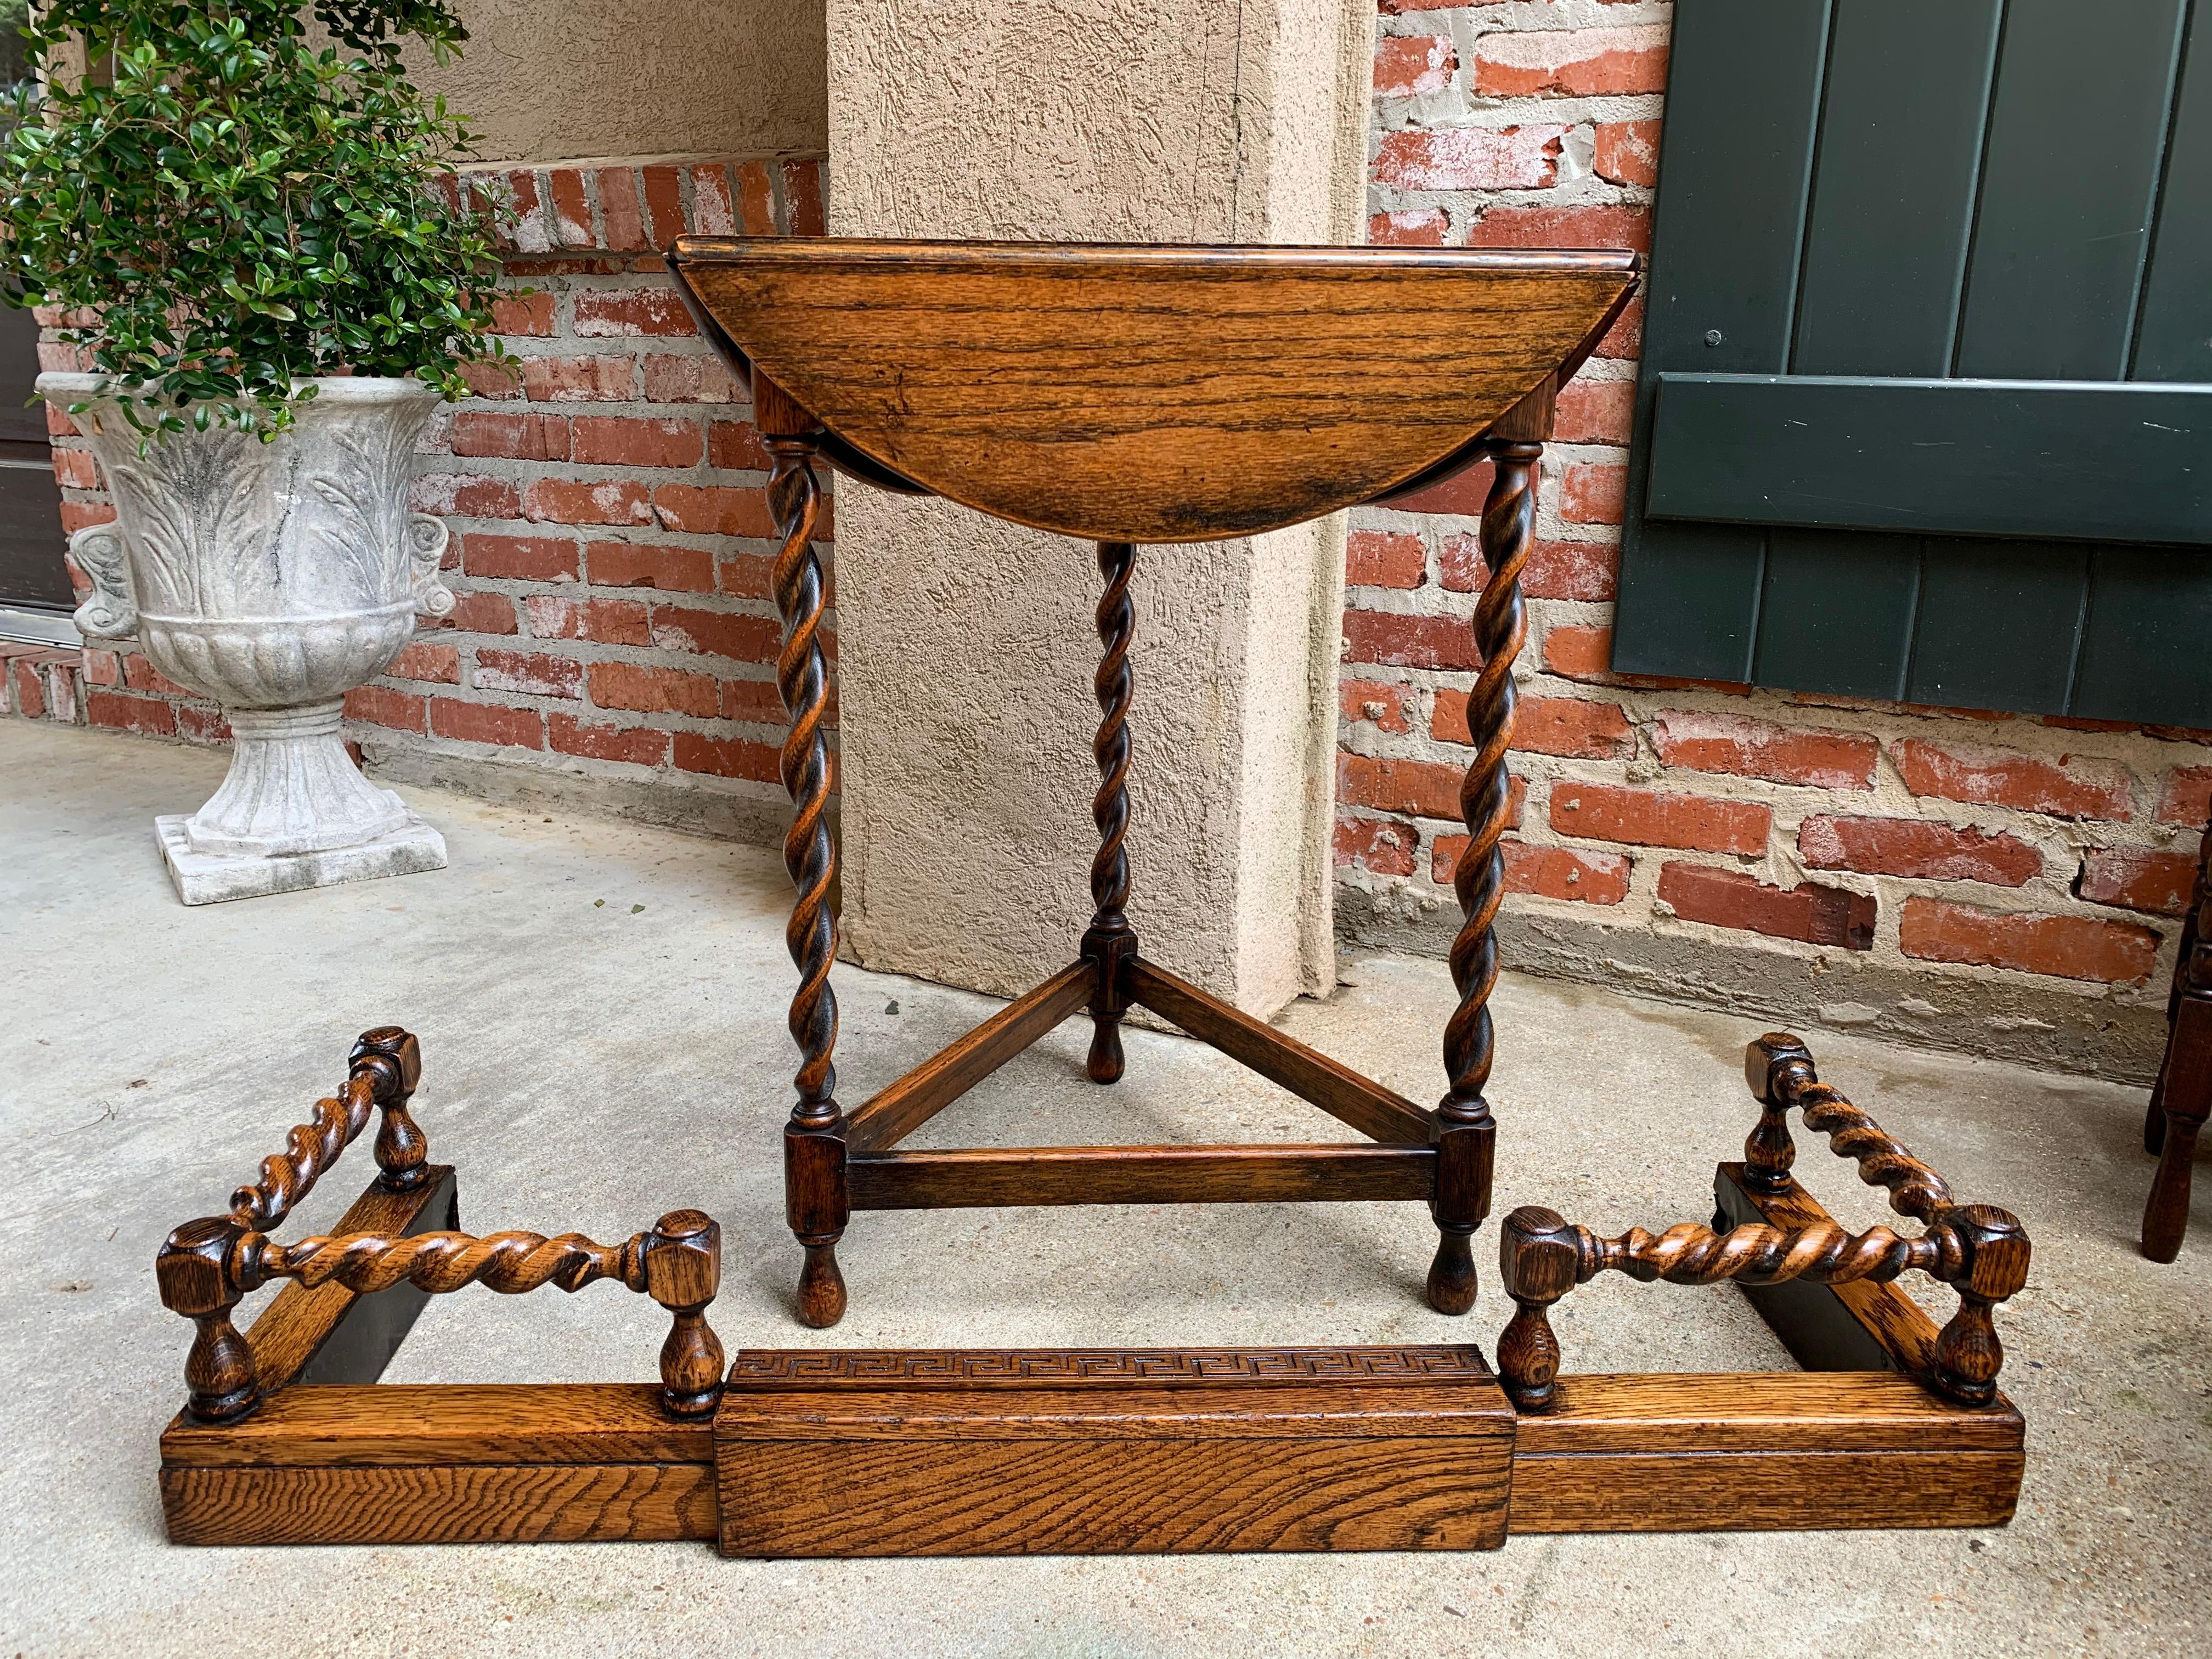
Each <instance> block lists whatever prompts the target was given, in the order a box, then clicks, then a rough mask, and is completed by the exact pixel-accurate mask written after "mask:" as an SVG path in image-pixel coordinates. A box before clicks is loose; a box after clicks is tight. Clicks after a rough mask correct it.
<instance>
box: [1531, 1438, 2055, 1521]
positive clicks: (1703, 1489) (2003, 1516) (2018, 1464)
mask: <svg viewBox="0 0 2212 1659" xmlns="http://www.w3.org/2000/svg"><path fill="white" fill-rule="evenodd" d="M2026 1465H2027V1458H2026V1455H2025V1454H2023V1453H2021V1452H1985V1451H1960V1452H1916V1451H1894V1452H1680V1451H1675V1452H1667V1453H1664V1454H1661V1455H1653V1456H1638V1455H1626V1454H1624V1455H1601V1456H1586V1455H1571V1456H1548V1455H1528V1454H1526V1453H1523V1454H1522V1455H1519V1456H1516V1458H1515V1459H1514V1460H1513V1508H1512V1520H1511V1529H1512V1530H1513V1531H1514V1532H1516V1533H1551V1532H1764V1531H1775V1530H1804V1531H1813V1532H1822V1531H1829V1530H1833V1529H1838V1528H1867V1527H1884V1528H1887V1527H1997V1526H2002V1525H2003V1524H2004V1523H2005V1522H2008V1521H2009V1520H2011V1519H2012V1515H2013V1510H2014V1508H2015V1505H2016V1504H2018V1502H2019V1500H2020V1482H2021V1472H2022V1470H2023V1469H2024V1468H2026Z"/></svg>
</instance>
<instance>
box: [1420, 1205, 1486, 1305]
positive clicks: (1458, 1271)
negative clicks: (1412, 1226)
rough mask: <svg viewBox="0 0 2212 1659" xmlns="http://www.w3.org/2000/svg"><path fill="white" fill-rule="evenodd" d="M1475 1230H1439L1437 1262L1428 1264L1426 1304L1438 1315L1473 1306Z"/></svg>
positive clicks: (1445, 1228) (1457, 1228) (1454, 1228)
mask: <svg viewBox="0 0 2212 1659" xmlns="http://www.w3.org/2000/svg"><path fill="white" fill-rule="evenodd" d="M1474 1291H1475V1281H1474V1228H1472V1227H1439V1228H1438V1229H1437V1255H1436V1260H1434V1261H1431V1262H1430V1263H1429V1305H1430V1306H1431V1308H1434V1309H1435V1310H1437V1312H1438V1313H1440V1314H1463V1313H1466V1312H1468V1310H1470V1309H1472V1308H1473V1307H1474Z"/></svg>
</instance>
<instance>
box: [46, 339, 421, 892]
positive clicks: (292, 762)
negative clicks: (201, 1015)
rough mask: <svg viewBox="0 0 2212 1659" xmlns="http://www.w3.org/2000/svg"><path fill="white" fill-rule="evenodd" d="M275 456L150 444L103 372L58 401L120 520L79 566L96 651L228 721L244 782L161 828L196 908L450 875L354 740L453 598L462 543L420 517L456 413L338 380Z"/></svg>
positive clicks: (51, 384) (51, 391) (85, 630)
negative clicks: (452, 565) (355, 704)
mask: <svg viewBox="0 0 2212 1659" xmlns="http://www.w3.org/2000/svg"><path fill="white" fill-rule="evenodd" d="M304 384H311V385H313V386H314V387H315V388H316V393H315V396H314V397H313V398H308V399H306V400H304V401H302V402H301V403H300V404H297V405H296V412H297V419H296V422H295V424H294V426H293V427H292V428H291V430H289V432H286V433H284V434H283V435H282V436H280V437H278V438H276V440H275V441H273V442H270V443H266V444H264V443H263V442H262V441H260V440H259V439H258V438H257V437H254V436H252V435H249V434H246V433H242V432H240V431H238V430H237V429H236V428H225V427H211V428H210V429H209V430H207V431H205V432H194V431H186V432H182V433H173V434H171V435H168V436H167V437H164V438H162V439H161V440H160V441H157V442H155V443H153V444H150V445H149V446H148V447H147V448H146V451H145V453H143V454H141V453H139V434H138V432H137V429H136V428H133V427H132V426H131V423H130V422H129V421H127V420H126V419H125V417H124V416H123V413H122V411H121V410H120V409H119V408H118V406H117V404H115V402H114V401H113V400H112V399H100V398H97V397H96V391H97V388H98V386H99V385H100V378H99V377H98V376H96V375H92V374H41V375H40V377H39V381H38V386H39V390H40V392H43V393H44V394H45V395H46V398H47V399H48V400H49V401H50V402H52V403H53V404H57V405H58V406H59V407H61V408H64V409H66V408H69V407H70V406H71V405H72V404H80V403H84V402H86V401H88V400H91V401H92V406H91V407H90V408H89V409H88V410H86V411H85V412H84V413H82V414H81V415H78V416H75V419H76V424H77V425H78V427H79V428H82V430H83V432H84V433H85V435H86V436H87V437H88V438H89V439H90V440H91V442H92V447H93V452H94V454H95V455H97V456H98V457H99V459H100V470H101V471H103V472H105V473H106V477H107V482H108V487H109V489H111V491H112V493H113V495H114V499H115V512H116V520H115V522H114V523H112V524H107V525H97V526H93V527H92V528H90V529H87V530H80V531H78V532H76V535H75V536H73V537H71V538H70V554H71V556H73V557H75V559H76V562H77V564H78V566H79V567H80V568H82V570H83V572H84V574H86V575H87V576H88V577H89V578H90V579H91V581H92V585H93V593H92V597H91V598H90V599H87V600H86V601H85V602H84V604H83V605H81V606H80V607H79V608H78V610H77V613H76V626H77V629H78V631H79V632H80V633H82V634H83V635H85V636H86V637H87V638H88V639H92V640H129V639H132V638H136V640H137V642H138V647H139V649H140V650H141V651H143V653H145V656H146V659H147V660H148V661H149V662H150V663H152V664H153V665H154V666H155V668H157V669H159V670H160V671H161V672H162V673H164V674H166V675H167V676H168V677H169V678H171V679H173V680H174V681H176V682H177V683H178V684H179V685H183V686H185V687H188V688H189V689H190V690H193V691H196V692H197V693H199V694H200V695H201V696H207V697H213V698H215V699H216V701H217V702H221V703H222V708H223V714H224V715H225V717H226V718H227V719H228V720H229V722H230V729H231V732H232V735H233V737H234V738H235V744H234V748H233V750H232V751H231V762H230V773H229V775H228V776H227V777H225V778H224V779H223V781H222V787H221V788H219V789H217V790H216V792H215V793H214V795H213V796H211V797H210V799H209V800H208V802H207V804H206V805H204V806H202V807H201V808H200V810H199V811H197V812H195V813H193V814H192V815H191V817H184V816H182V815H177V816H165V817H157V818H155V820H154V824H155V833H156V834H157V835H158V836H159V837H160V841H161V855H162V858H163V860H165V861H166V862H167V865H168V868H169V875H170V878H171V879H172V880H173V881H174V882H175V884H176V888H177V894H178V896H179V897H180V898H182V899H183V900H184V902H185V903H186V904H208V903H212V902H216V901H218V900H222V899H234V898H250V897H252V896H256V895H258V894H263V893H279V892H289V891H292V890H296V889H299V888H304V887H319V886H324V885H326V884H330V883H332V882H341V881H361V880H365V879H367V878H370V877H373V876H396V875H404V874H406V873H408V872H411V871H416V870H436V869H441V868H443V867H444V866H445V863H446V843H445V839H444V837H443V836H440V835H439V833H438V832H437V831H436V830H435V829H432V828H431V827H430V826H429V825H428V824H427V823H423V822H422V819H420V818H419V817H416V815H415V814H414V812H413V811H410V809H409V808H408V806H407V805H406V804H405V803H404V801H402V800H401V799H399V797H398V796H397V795H395V794H393V793H392V791H390V790H389V789H380V788H379V787H377V786H376V785H374V784H373V783H371V782H369V781H368V779H366V778H364V777H363V776H362V775H361V773H360V771H359V769H356V767H355V765H354V763H353V762H352V761H351V759H349V757H348V756H347V754H346V751H345V745H344V744H343V742H342V741H341V740H340V738H339V735H338V721H339V718H340V714H341V713H342V711H343V707H344V702H345V694H346V693H347V692H348V691H349V690H353V688H354V687H356V686H357V685H360V684H363V683H364V682H366V681H368V680H370V679H373V678H375V677H376V676H377V675H378V674H380V673H382V672H383V671H384V669H385V667H386V665H388V664H389V663H390V662H391V661H392V659H393V658H394V657H396V656H397V655H398V654H399V651H400V648H401V647H404V645H405V644H406V643H407V641H408V640H409V638H410V637H411V636H412V635H413V634H414V632H415V619H416V617H417V615H423V616H429V617H441V616H444V615H446V614H447V612H448V611H452V609H453V595H452V594H451V593H450V592H447V589H446V587H445V586H444V585H443V584H442V583H441V581H440V580H438V566H439V562H440V560H441V557H442V556H443V555H444V552H445V549H446V526H444V525H443V524H442V523H441V522H440V521H439V520H436V519H435V518H433V517H431V516H430V515H429V514H428V513H412V512H410V511H409V510H408V506H407V493H408V485H409V483H410V480H411V478H412V476H413V467H412V459H413V455H414V451H415V444H416V439H417V438H418V437H419V436H420V435H421V433H422V428H423V426H424V424H425V423H426V422H428V420H429V418H430V415H431V412H432V411H433V410H435V409H436V408H437V406H438V401H439V399H438V394H437V392H435V391H433V390H432V389H430V388H429V387H427V386H423V385H422V384H421V383H420V382H419V381H415V380H380V379H367V378H363V379H358V380H356V379H345V378H335V379H324V380H314V381H312V382H306V383H304Z"/></svg>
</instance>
